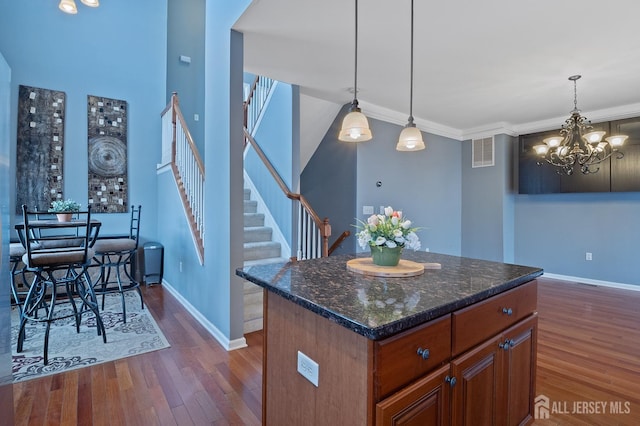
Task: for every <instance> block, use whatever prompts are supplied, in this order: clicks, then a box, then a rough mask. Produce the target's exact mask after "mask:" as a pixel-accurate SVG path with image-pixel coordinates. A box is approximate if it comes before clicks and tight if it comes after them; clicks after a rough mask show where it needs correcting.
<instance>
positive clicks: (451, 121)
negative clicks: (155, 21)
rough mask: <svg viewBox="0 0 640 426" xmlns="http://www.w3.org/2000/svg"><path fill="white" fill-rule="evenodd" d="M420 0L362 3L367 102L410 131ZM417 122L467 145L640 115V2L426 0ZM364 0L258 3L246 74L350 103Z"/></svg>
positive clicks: (245, 23)
mask: <svg viewBox="0 0 640 426" xmlns="http://www.w3.org/2000/svg"><path fill="white" fill-rule="evenodd" d="M410 4H411V2H410V0H360V2H359V36H358V40H359V41H358V89H359V90H358V92H359V93H358V99H359V100H360V106H361V107H362V110H363V112H364V113H365V114H366V115H368V116H370V117H375V118H383V119H387V121H391V122H397V123H399V124H400V123H406V120H407V116H408V112H409V59H410V53H409V52H410V50H409V46H410V43H409V41H410ZM414 9H415V42H414V97H413V98H414V105H413V113H414V114H413V115H414V116H415V117H416V123H417V124H418V126H419V127H421V129H422V130H425V131H433V132H435V133H440V134H443V135H446V136H451V137H456V138H458V139H463V138H467V137H469V136H470V135H477V136H480V135H482V134H487V133H489V134H490V133H493V132H495V131H506V132H508V133H509V132H510V133H512V134H517V133H527V132H530V131H536V130H542V129H549V128H559V127H560V125H561V124H562V122H563V121H564V120H565V119H566V118H567V117H568V116H569V111H571V109H573V85H572V83H571V82H570V81H568V80H567V77H569V76H570V75H573V74H581V75H582V76H583V77H582V79H581V80H580V81H578V107H579V108H580V109H581V110H582V111H583V114H584V115H586V116H587V117H588V118H590V119H591V120H592V121H594V122H595V121H596V120H597V119H600V120H606V119H610V118H618V117H628V116H637V115H640V21H639V17H640V1H638V0H610V1H608V2H604V1H598V0H582V1H575V0H574V1H569V0H482V1H480V0H447V1H445V0H440V1H437V2H436V1H428V0H416V1H415V6H414ZM354 19H355V12H354V1H353V0H351V1H349V0H254V1H253V2H252V4H251V5H250V6H249V8H248V9H247V10H246V12H245V13H244V14H243V15H242V16H241V17H240V19H239V20H238V21H237V23H236V25H234V29H236V30H238V31H241V32H242V33H244V42H245V69H246V70H247V71H249V72H252V73H255V74H261V75H266V76H269V77H271V78H274V79H277V80H280V81H285V82H288V83H291V84H297V85H299V86H300V89H301V93H303V94H307V95H310V96H314V97H317V98H320V99H325V100H328V101H332V102H336V103H339V104H345V103H348V102H350V101H351V99H352V98H353V95H352V94H351V93H349V91H348V90H349V88H352V87H353V83H354V81H353V77H354V35H355V34H354Z"/></svg>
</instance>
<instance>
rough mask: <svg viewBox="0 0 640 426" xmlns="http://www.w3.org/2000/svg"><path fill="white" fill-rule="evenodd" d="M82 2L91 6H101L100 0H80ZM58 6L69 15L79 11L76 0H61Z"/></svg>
mask: <svg viewBox="0 0 640 426" xmlns="http://www.w3.org/2000/svg"><path fill="white" fill-rule="evenodd" d="M80 1H81V2H82V4H84V5H85V6H89V7H98V6H100V0H80ZM58 8H59V9H60V10H61V11H63V12H64V13H68V14H69V15H75V14H76V13H78V7H77V6H76V2H75V1H74V0H60V3H59V4H58Z"/></svg>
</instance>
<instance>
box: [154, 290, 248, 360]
mask: <svg viewBox="0 0 640 426" xmlns="http://www.w3.org/2000/svg"><path fill="white" fill-rule="evenodd" d="M162 286H163V287H164V288H165V289H167V291H168V292H169V293H171V294H172V295H173V297H175V298H176V299H177V300H178V302H180V304H181V305H182V306H183V307H184V308H185V309H186V310H187V312H189V313H190V314H191V316H193V318H195V320H196V321H198V322H199V323H200V324H202V326H203V327H204V328H205V329H206V330H207V331H208V332H209V334H211V335H212V336H213V338H214V339H216V340H217V341H218V343H220V344H221V345H222V347H223V348H224V349H225V350H226V351H233V350H235V349H240V348H246V347H247V340H246V339H245V338H244V337H242V338H240V339H234V340H229V339H228V338H227V336H225V335H224V334H223V333H222V332H221V331H220V330H218V327H216V326H215V325H213V324H212V323H211V321H209V320H208V319H206V318H205V317H204V316H203V315H202V314H201V313H200V311H198V310H197V309H196V308H195V307H194V306H193V305H192V304H191V303H189V301H188V300H187V299H185V298H184V297H182V295H181V294H180V293H178V291H177V290H176V289H175V288H173V287H172V286H171V284H169V283H168V282H167V281H166V280H165V279H164V278H163V279H162Z"/></svg>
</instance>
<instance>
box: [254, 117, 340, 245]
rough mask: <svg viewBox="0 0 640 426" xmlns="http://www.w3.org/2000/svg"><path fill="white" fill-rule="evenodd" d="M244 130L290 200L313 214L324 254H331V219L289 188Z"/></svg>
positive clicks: (310, 214)
mask: <svg viewBox="0 0 640 426" xmlns="http://www.w3.org/2000/svg"><path fill="white" fill-rule="evenodd" d="M243 131H244V136H245V141H248V142H249V143H250V144H251V146H252V147H253V149H254V150H255V152H256V154H257V155H258V157H259V158H260V160H261V161H262V163H263V164H264V166H265V167H266V168H267V170H269V173H270V174H271V176H273V178H274V179H275V181H276V183H277V184H278V186H279V187H280V189H281V190H282V192H283V193H284V195H285V196H286V197H287V198H289V199H290V200H297V201H299V202H300V204H301V205H302V206H303V207H304V209H305V210H306V211H307V213H308V214H309V216H311V218H312V219H313V222H314V223H315V224H316V226H317V227H318V229H319V230H320V235H321V236H322V240H323V241H322V247H323V248H322V255H323V256H328V255H329V237H330V236H331V225H330V224H329V219H328V218H324V219H320V216H318V214H317V213H316V212H315V210H313V207H311V204H309V202H308V201H307V199H306V198H305V197H304V196H303V195H302V194H296V193H294V192H291V191H290V190H289V188H288V187H287V184H286V183H285V182H284V180H283V179H282V177H280V174H279V173H278V172H277V171H276V169H275V168H274V167H273V165H272V164H271V162H270V161H269V159H268V158H267V156H266V155H265V153H264V151H262V148H260V145H258V143H257V142H256V141H255V139H254V138H253V136H251V134H250V133H249V131H248V130H247V128H246V127H245V128H244V129H243ZM245 143H246V142H245Z"/></svg>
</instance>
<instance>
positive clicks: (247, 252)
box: [244, 241, 280, 260]
mask: <svg viewBox="0 0 640 426" xmlns="http://www.w3.org/2000/svg"><path fill="white" fill-rule="evenodd" d="M272 257H280V243H276V242H273V241H265V242H258V243H244V260H257V259H269V258H272Z"/></svg>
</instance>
